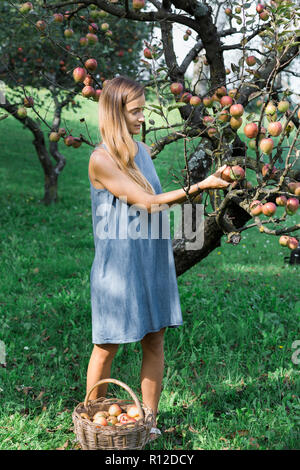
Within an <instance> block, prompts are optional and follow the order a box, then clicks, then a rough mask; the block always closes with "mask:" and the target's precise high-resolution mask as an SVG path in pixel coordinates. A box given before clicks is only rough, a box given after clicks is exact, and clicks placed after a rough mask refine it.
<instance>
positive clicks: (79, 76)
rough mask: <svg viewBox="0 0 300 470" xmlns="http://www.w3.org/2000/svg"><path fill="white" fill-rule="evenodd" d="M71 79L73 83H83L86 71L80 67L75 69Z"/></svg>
mask: <svg viewBox="0 0 300 470" xmlns="http://www.w3.org/2000/svg"><path fill="white" fill-rule="evenodd" d="M73 78H74V80H75V82H77V83H78V82H83V81H84V80H85V78H86V71H85V69H84V68H82V67H76V69H74V70H73Z"/></svg>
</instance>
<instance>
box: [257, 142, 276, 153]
mask: <svg viewBox="0 0 300 470" xmlns="http://www.w3.org/2000/svg"><path fill="white" fill-rule="evenodd" d="M273 147H274V142H273V140H272V139H270V138H268V139H261V141H260V143H259V148H260V150H261V151H262V152H263V153H265V154H267V155H269V154H270V153H272V150H273Z"/></svg>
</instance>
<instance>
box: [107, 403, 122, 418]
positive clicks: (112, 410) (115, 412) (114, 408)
mask: <svg viewBox="0 0 300 470" xmlns="http://www.w3.org/2000/svg"><path fill="white" fill-rule="evenodd" d="M108 413H109V415H110V416H119V415H120V414H121V413H122V409H121V407H120V406H119V405H118V404H117V403H113V404H112V405H110V407H109V408H108Z"/></svg>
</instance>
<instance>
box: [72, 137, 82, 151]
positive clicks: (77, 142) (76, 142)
mask: <svg viewBox="0 0 300 470" xmlns="http://www.w3.org/2000/svg"><path fill="white" fill-rule="evenodd" d="M81 144H82V140H81V139H80V138H79V137H74V138H73V142H72V147H74V149H78V147H80V145H81Z"/></svg>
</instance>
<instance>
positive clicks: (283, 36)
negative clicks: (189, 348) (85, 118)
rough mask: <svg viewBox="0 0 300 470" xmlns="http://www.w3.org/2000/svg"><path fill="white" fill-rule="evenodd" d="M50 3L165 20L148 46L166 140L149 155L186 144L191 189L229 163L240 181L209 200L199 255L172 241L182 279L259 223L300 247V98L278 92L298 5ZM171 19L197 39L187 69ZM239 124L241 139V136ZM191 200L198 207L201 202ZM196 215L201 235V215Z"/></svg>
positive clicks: (295, 32) (48, 7)
mask: <svg viewBox="0 0 300 470" xmlns="http://www.w3.org/2000/svg"><path fill="white" fill-rule="evenodd" d="M44 4H45V11H47V12H49V11H53V12H54V11H55V12H59V11H63V9H64V8H65V7H68V8H69V9H74V10H75V11H79V10H82V11H84V10H85V9H86V8H91V5H92V4H93V5H94V6H96V7H97V8H99V9H102V10H105V11H106V12H107V13H109V14H110V15H111V16H115V17H116V18H123V19H124V18H126V19H128V20H129V21H130V20H132V24H135V23H136V22H142V23H150V24H157V23H159V26H160V31H161V42H160V41H158V40H155V41H152V42H151V44H148V45H147V47H146V48H145V49H144V56H145V58H146V59H148V60H149V67H151V78H153V79H154V81H155V85H154V87H153V89H154V91H155V92H156V96H157V99H158V105H150V106H149V109H150V110H151V112H152V113H157V114H159V115H160V116H161V117H163V118H164V120H165V123H166V124H165V126H164V127H162V128H161V129H163V130H164V135H163V136H162V137H160V138H158V139H156V140H155V141H153V142H152V144H151V145H152V148H153V150H152V158H157V157H158V155H159V153H160V152H161V151H162V150H163V148H164V147H165V146H166V145H171V144H172V143H173V142H175V141H178V140H182V141H183V152H184V159H185V163H186V164H185V168H184V169H182V170H183V172H184V175H185V177H184V182H183V184H182V187H183V186H184V185H185V186H186V185H187V186H188V188H189V187H190V185H191V184H193V183H195V182H197V181H200V180H202V179H204V178H205V177H206V176H207V174H208V173H210V172H211V171H212V169H213V167H219V166H221V165H223V164H227V165H228V167H227V168H226V171H225V173H224V175H223V177H224V178H227V179H228V180H230V181H237V182H238V184H237V185H236V186H234V187H233V185H230V187H229V188H228V189H226V190H214V191H209V192H208V193H207V194H205V198H204V200H203V202H204V205H205V215H206V218H205V233H204V244H203V246H202V247H201V248H200V249H198V250H186V242H187V241H190V240H188V239H186V238H185V236H184V235H183V237H182V238H180V239H178V238H176V239H174V240H173V248H174V256H175V262H176V269H177V274H178V275H179V274H181V273H183V272H185V271H186V270H187V269H189V268H190V267H192V266H193V265H194V264H196V263H197V262H198V261H200V260H201V259H203V258H204V257H206V256H207V255H208V254H209V253H210V252H211V251H212V250H214V249H215V248H216V247H217V246H219V245H220V243H221V238H222V237H223V235H224V234H225V235H226V242H227V243H232V244H233V245H236V244H238V243H239V242H240V240H241V233H242V232H243V231H244V230H247V229H248V228H250V227H254V226H255V227H257V228H258V230H259V231H260V232H264V233H265V234H269V235H275V236H280V238H279V242H280V244H281V245H283V246H289V248H291V249H293V248H295V247H297V245H298V239H297V238H296V237H293V236H290V235H291V234H292V232H294V231H296V230H299V224H292V225H290V226H289V220H290V219H289V216H291V215H293V214H295V213H296V211H297V209H298V206H299V191H300V188H299V185H300V183H299V182H298V181H299V180H300V178H299V176H300V175H299V171H298V170H297V169H296V166H295V165H296V163H297V161H299V149H298V145H299V118H300V112H299V104H298V102H297V104H296V106H293V105H292V102H291V98H290V97H291V95H292V96H294V97H296V99H297V100H298V99H299V94H297V90H290V89H281V88H280V89H278V88H277V83H279V82H280V80H279V78H280V75H281V74H282V72H283V71H284V70H286V69H291V68H292V66H293V63H294V61H295V59H296V58H297V57H298V55H299V6H298V5H297V4H296V3H295V2H293V1H292V0H271V1H268V2H266V3H264V4H263V3H256V2H254V1H249V2H244V1H242V2H236V1H226V2H225V1H224V2H218V4H217V6H216V2H209V1H203V2H200V1H197V0H187V1H185V2H182V1H180V0H172V1H171V0H162V1H158V0H147V1H146V0H132V1H128V0H114V1H110V2H108V1H106V0H93V1H92V2H91V1H90V0H82V1H81V2H77V1H68V2H64V1H60V2H58V1H49V0H45V2H44ZM220 8H223V9H224V13H225V15H226V17H227V19H228V24H226V23H224V22H223V23H222V27H221V28H220V29H218V28H217V26H216V21H215V19H216V17H217V15H218V12H219V11H220ZM174 23H177V24H179V25H183V27H186V28H187V29H186V31H185V34H184V37H183V40H185V41H190V43H191V47H190V50H189V52H188V53H187V55H186V57H185V58H184V60H183V61H182V63H181V64H179V63H178V60H177V57H176V51H175V47H174V40H173V31H172V28H173V24H174ZM237 37H238V38H239V39H236V38H237ZM257 37H263V38H264V39H265V50H262V49H257V48H256V43H255V41H256V38H257ZM228 38H230V44H228V40H227V39H228ZM225 39H226V42H227V44H226V45H225V43H224V42H225ZM228 50H231V51H233V52H234V51H236V52H237V53H238V54H236V55H235V56H238V57H239V58H238V59H236V60H234V61H233V62H232V63H230V64H226V63H225V60H224V52H225V51H228ZM199 53H201V55H204V56H205V65H206V66H207V70H208V73H207V74H206V75H204V72H203V70H202V69H201V68H200V69H199V80H202V81H203V79H204V80H206V90H205V93H203V94H202V95H201V96H195V91H194V89H192V87H191V85H190V82H189V81H188V80H187V79H186V78H185V74H186V71H187V68H188V67H189V65H190V64H191V62H192V61H197V60H199V59H198V56H199ZM228 71H229V72H230V79H229V78H228V76H229V73H228ZM170 98H172V99H173V103H170ZM254 100H255V102H256V108H255V112H254ZM174 110H176V111H175V112H178V113H179V114H180V117H181V118H182V125H177V126H174V125H173V126H172V125H171V124H170V122H169V119H168V115H169V113H170V112H173V111H174ZM243 119H244V121H243ZM152 122H153V120H152V121H149V123H150V124H151V123H152ZM241 126H243V128H242V129H243V134H244V137H243V139H241V138H240V135H239V134H238V129H239V128H240V127H241ZM178 127H179V128H178ZM154 130H157V128H154V127H153V126H152V127H151V126H150V127H149V128H148V129H146V128H145V127H144V128H143V139H144V140H145V137H146V135H149V133H150V132H154ZM251 152H252V153H251ZM250 174H251V175H252V176H255V184H254V185H252V184H251V183H250V182H249V181H247V180H246V178H245V176H248V175H250ZM188 188H187V190H186V191H187V193H188ZM188 199H189V201H190V202H191V203H192V205H193V209H196V208H195V201H192V200H191V198H190V197H189V196H188ZM198 200H199V199H198ZM208 203H210V205H211V207H212V210H211V211H210V212H208ZM280 206H283V207H282V208H281V207H280ZM193 214H194V215H193V223H194V225H193V228H194V229H195V228H196V225H195V224H196V215H195V214H196V210H194V213H193ZM249 221H250V222H251V223H250V224H249V223H248V222H249Z"/></svg>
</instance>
